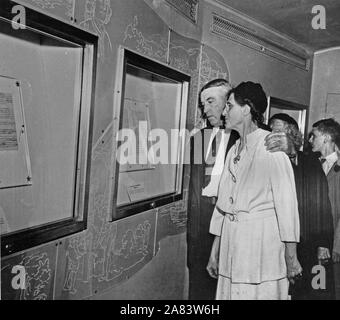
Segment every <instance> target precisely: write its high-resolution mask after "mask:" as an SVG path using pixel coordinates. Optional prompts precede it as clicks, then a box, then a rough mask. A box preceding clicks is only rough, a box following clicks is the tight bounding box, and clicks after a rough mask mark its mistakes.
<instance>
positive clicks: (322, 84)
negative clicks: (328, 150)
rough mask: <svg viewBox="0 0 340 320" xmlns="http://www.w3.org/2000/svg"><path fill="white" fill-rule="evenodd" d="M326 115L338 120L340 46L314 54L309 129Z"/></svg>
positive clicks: (339, 112) (339, 108)
mask: <svg viewBox="0 0 340 320" xmlns="http://www.w3.org/2000/svg"><path fill="white" fill-rule="evenodd" d="M328 117H335V119H336V120H337V121H340V48H334V49H331V50H325V51H320V52H317V53H315V55H314V71H313V82H312V90H311V103H310V121H309V129H310V130H311V128H312V125H313V123H315V122H316V121H318V120H321V119H323V118H328Z"/></svg>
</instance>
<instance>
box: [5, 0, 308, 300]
mask: <svg viewBox="0 0 340 320" xmlns="http://www.w3.org/2000/svg"><path fill="white" fill-rule="evenodd" d="M16 1H17V2H19V3H21V4H25V5H28V6H31V7H33V8H35V9H37V10H40V11H43V12H44V13H46V14H51V15H53V16H57V17H58V18H59V19H61V20H63V21H67V22H68V23H75V24H76V25H77V26H78V27H80V28H84V29H86V30H88V31H90V32H93V33H96V34H97V35H98V37H99V51H98V57H97V59H98V60H97V61H98V66H97V80H96V81H97V82H96V94H95V99H96V105H95V111H94V128H93V146H92V160H91V178H90V193H89V197H90V198H89V213H88V227H87V230H85V231H84V232H81V233H78V234H75V235H72V236H69V237H66V238H64V239H60V240H58V241H55V242H52V243H48V244H45V245H42V246H39V247H36V248H32V249H30V250H27V251H25V252H20V253H17V254H15V255H12V256H8V257H6V258H5V259H3V260H2V267H1V268H2V272H3V275H5V276H4V277H5V280H6V281H3V282H2V288H3V297H4V296H5V298H7V299H37V298H44V299H85V298H86V299H118V298H119V299H140V298H143V299H145V298H147V299H150V300H152V299H186V298H187V286H188V278H187V268H186V236H185V235H186V218H187V217H186V212H187V210H186V205H187V195H188V182H189V177H190V175H189V171H188V168H186V170H185V172H184V182H183V183H184V199H183V200H181V201H178V202H175V203H172V204H169V205H167V206H164V207H161V208H158V209H155V210H150V211H147V212H143V213H140V214H137V215H134V216H131V217H128V218H125V219H121V220H118V221H115V222H108V217H107V211H108V207H109V205H110V203H109V199H110V190H111V189H110V183H111V178H110V169H111V165H112V163H111V155H112V151H113V150H112V146H113V145H115V140H114V139H115V136H114V128H116V127H117V119H113V110H114V108H118V107H119V106H117V105H114V103H113V101H114V99H113V98H114V94H115V85H116V66H117V65H116V64H117V53H118V49H119V47H120V46H124V47H127V48H129V49H131V50H134V51H136V52H138V53H140V54H143V55H145V56H148V57H150V58H152V59H155V60H157V61H160V62H163V63H168V64H169V65H171V66H173V67H176V68H178V69H179V70H181V71H183V72H184V73H187V74H189V75H190V76H191V83H190V92H189V105H188V115H187V128H188V129H192V128H193V127H194V126H195V125H197V124H200V123H199V120H200V119H199V118H198V116H197V108H196V107H197V97H198V90H199V88H200V87H201V86H202V85H203V84H205V83H206V82H208V81H209V80H212V79H214V78H217V77H223V78H226V79H228V80H230V81H231V82H232V83H233V84H237V83H238V82H240V81H245V80H252V81H256V82H260V83H261V84H262V85H263V87H264V89H265V91H266V92H267V94H269V95H273V96H275V97H278V98H282V99H286V100H291V101H293V102H298V103H302V104H308V103H309V97H310V89H309V88H310V81H311V75H310V72H307V71H303V70H301V69H298V68H295V67H292V66H290V65H287V64H285V63H283V62H280V61H277V60H274V59H272V58H269V57H267V56H263V55H261V54H260V53H256V52H255V51H252V50H251V49H248V48H246V47H244V46H241V45H239V44H236V43H233V42H231V41H229V40H225V39H222V38H219V37H217V36H215V35H212V34H211V33H210V32H209V29H210V22H211V13H212V12H213V11H216V10H218V11H219V13H220V14H221V15H223V10H221V8H220V7H215V6H213V5H211V4H205V2H204V1H203V0H200V2H199V14H198V22H197V24H193V23H192V22H191V21H189V20H188V19H186V18H184V17H182V16H181V15H180V14H178V12H177V11H176V10H174V9H173V8H172V7H169V6H168V5H167V4H166V3H165V1H153V0H144V1H141V0H124V1H119V5H116V1H99V0H88V1H83V0H64V1H55V2H53V1H50V2H48V3H42V2H41V1H37V0H16ZM71 18H72V20H71ZM15 264H22V265H24V266H26V267H27V269H28V270H30V272H31V273H30V274H29V276H28V281H29V283H30V286H29V288H28V289H27V290H19V291H13V290H12V289H11V286H10V280H11V277H12V275H11V268H12V266H13V265H15ZM36 266H42V268H40V269H39V270H41V272H43V273H42V274H34V273H33V271H34V270H35V269H34V268H35V267H36Z"/></svg>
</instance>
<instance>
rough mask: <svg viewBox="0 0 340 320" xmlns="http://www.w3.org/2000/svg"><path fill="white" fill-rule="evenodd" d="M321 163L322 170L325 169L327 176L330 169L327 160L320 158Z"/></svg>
mask: <svg viewBox="0 0 340 320" xmlns="http://www.w3.org/2000/svg"><path fill="white" fill-rule="evenodd" d="M320 162H321V166H322V169H323V172H324V173H325V174H326V175H327V174H328V172H327V171H328V170H327V169H328V168H327V161H326V159H325V158H320Z"/></svg>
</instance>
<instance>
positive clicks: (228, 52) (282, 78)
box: [202, 3, 312, 105]
mask: <svg viewBox="0 0 340 320" xmlns="http://www.w3.org/2000/svg"><path fill="white" fill-rule="evenodd" d="M212 13H218V14H219V15H220V16H222V17H223V16H226V17H229V16H230V13H229V12H227V11H224V10H223V9H222V8H221V7H220V6H214V5H212V4H210V3H206V5H205V10H204V19H203V36H202V42H203V43H204V44H207V45H209V46H211V47H213V48H215V49H216V50H217V51H218V52H219V53H220V54H221V55H222V56H223V58H224V59H225V61H226V62H227V64H228V68H229V71H230V80H231V82H232V84H234V85H237V84H239V83H240V82H242V81H254V82H259V83H260V84H261V85H262V87H263V89H264V91H265V92H266V94H267V96H273V97H276V98H280V99H284V100H288V101H292V102H296V103H300V104H304V105H309V99H310V87H311V77H312V72H311V70H309V71H306V70H303V69H300V68H298V67H295V66H293V65H290V64H287V63H284V62H282V61H280V60H277V59H274V58H271V57H269V56H267V55H265V54H262V53H260V52H258V51H255V50H253V49H250V48H248V47H246V46H243V45H240V44H238V43H235V42H233V41H231V40H229V39H226V38H222V37H220V36H218V35H215V34H213V33H212V32H210V24H211V22H212ZM252 28H253V29H255V30H257V29H256V27H255V26H253V27H252ZM261 31H262V30H261ZM262 32H263V31H262ZM267 36H268V35H267Z"/></svg>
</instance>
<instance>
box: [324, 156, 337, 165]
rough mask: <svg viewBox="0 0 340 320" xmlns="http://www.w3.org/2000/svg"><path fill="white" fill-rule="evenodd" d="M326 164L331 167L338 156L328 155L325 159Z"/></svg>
mask: <svg viewBox="0 0 340 320" xmlns="http://www.w3.org/2000/svg"><path fill="white" fill-rule="evenodd" d="M325 159H326V161H327V162H328V164H329V165H330V166H331V167H332V166H333V164H334V163H335V162H337V161H338V155H337V153H336V152H333V153H331V154H329V155H328V156H327V157H326V158H325Z"/></svg>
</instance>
